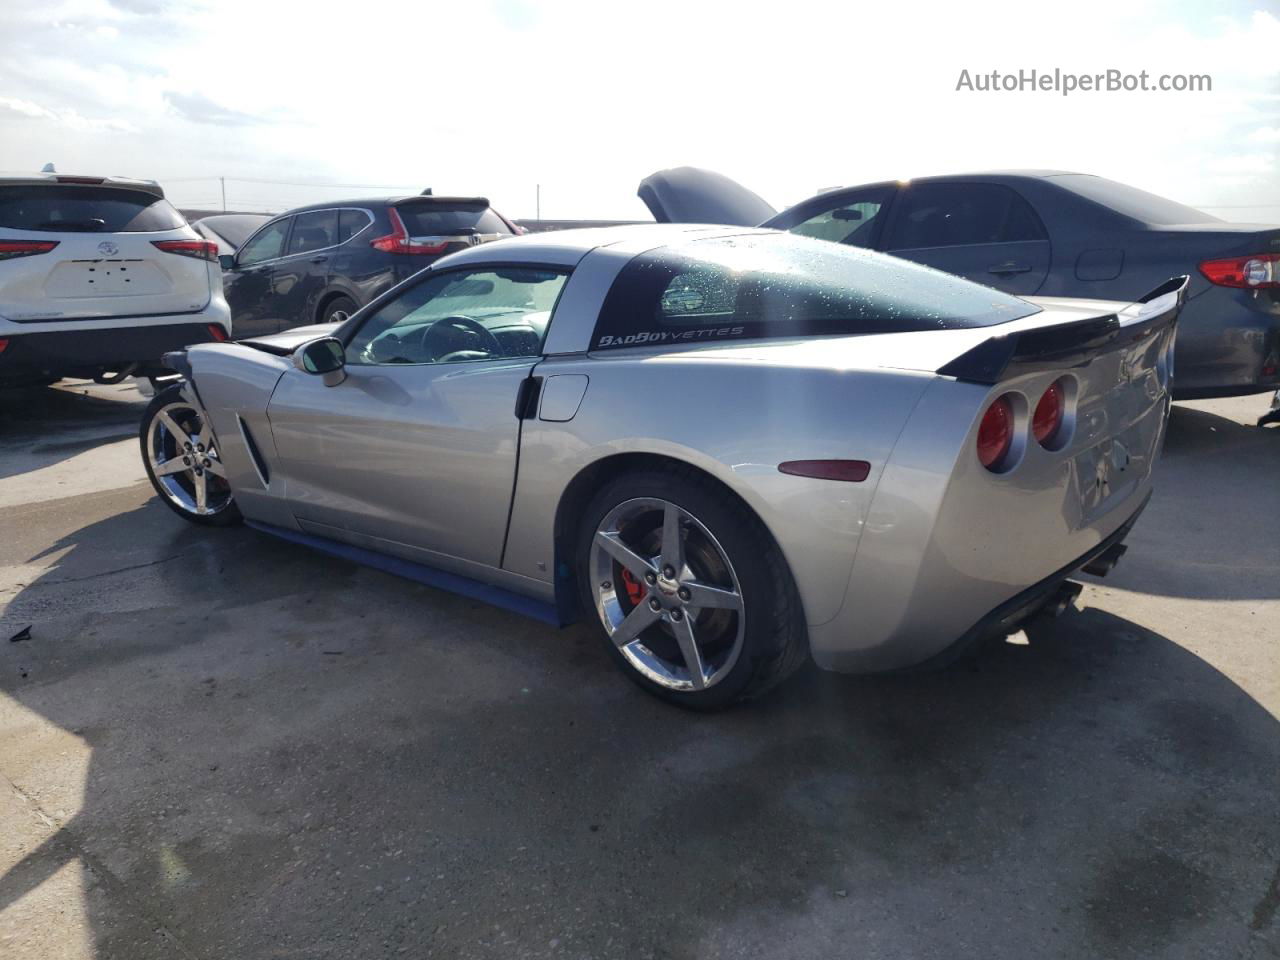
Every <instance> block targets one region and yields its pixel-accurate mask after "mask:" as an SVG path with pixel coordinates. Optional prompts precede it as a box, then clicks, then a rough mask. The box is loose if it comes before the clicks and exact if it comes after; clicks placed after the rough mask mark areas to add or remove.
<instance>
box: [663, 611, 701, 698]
mask: <svg viewBox="0 0 1280 960" xmlns="http://www.w3.org/2000/svg"><path fill="white" fill-rule="evenodd" d="M671 628H672V630H673V631H674V632H675V635H676V641H677V642H678V643H679V644H680V655H681V656H683V657H684V665H685V667H686V668H688V670H689V682H690V683H692V684H693V689H695V690H702V689H704V688H705V687H706V685H707V676H706V673H705V672H704V671H703V668H702V653H701V652H700V651H699V650H698V640H697V638H696V637H695V636H694V634H693V618H692V617H681V618H680V619H679V620H677V621H675V622H673V623H672V624H671Z"/></svg>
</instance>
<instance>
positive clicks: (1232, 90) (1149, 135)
mask: <svg viewBox="0 0 1280 960" xmlns="http://www.w3.org/2000/svg"><path fill="white" fill-rule="evenodd" d="M5 8H8V9H5ZM315 9H316V8H315V7H314V3H313V2H307V3H284V2H272V3H263V2H261V0H219V2H218V3H216V4H213V3H209V4H206V5H202V4H201V3H199V2H197V0H184V2H179V3H174V4H170V5H167V6H165V5H162V4H161V3H160V2H159V0H116V2H115V3H114V4H110V3H107V2H106V0H62V2H58V3H54V4H53V5H52V6H51V7H49V8H47V9H46V8H43V7H37V6H34V5H23V6H20V7H19V5H16V4H9V5H3V6H0V34H3V35H5V36H6V57H5V58H4V60H3V61H0V92H3V94H4V96H5V100H3V101H0V104H3V105H4V106H5V107H7V109H4V110H0V141H3V142H4V143H5V151H4V153H5V156H4V157H3V165H4V166H5V167H10V168H11V167H13V166H14V165H15V163H17V162H25V163H26V164H27V165H29V166H34V167H38V166H39V164H40V163H41V162H43V159H47V157H48V156H58V157H68V158H69V159H70V160H75V161H76V165H77V166H81V167H84V168H88V167H90V166H93V167H95V168H96V167H97V166H99V165H101V164H103V163H106V164H108V165H109V167H110V169H112V170H113V171H116V172H122V173H133V174H136V175H139V176H155V177H158V178H160V179H162V180H164V179H166V178H171V179H174V181H175V182H174V187H173V188H172V189H171V190H170V192H171V194H173V195H174V196H176V197H178V199H179V200H183V195H184V193H186V194H187V202H190V201H194V200H207V199H210V198H211V197H212V196H213V195H214V194H216V180H213V179H208V180H205V181H203V182H199V183H193V184H190V185H179V184H178V183H177V182H176V179H177V178H186V177H206V178H216V177H217V176H219V175H225V176H227V177H232V178H234V177H248V178H257V179H274V180H296V181H305V182H311V183H314V182H316V181H324V180H328V181H332V182H338V183H373V184H403V185H404V187H406V188H419V189H420V188H421V186H425V185H431V186H433V187H435V188H436V189H437V190H438V191H444V190H448V191H457V192H467V193H473V192H474V193H481V194H486V195H488V196H490V197H491V198H492V199H493V200H494V202H495V204H496V205H498V206H499V207H500V208H501V209H503V210H504V211H507V212H509V213H510V214H512V215H515V216H528V215H532V214H533V212H534V210H533V207H534V202H533V201H534V189H535V185H536V184H541V185H542V199H543V207H542V209H543V213H544V215H548V216H564V217H571V216H588V217H589V216H601V217H611V216H612V217H644V216H646V215H647V214H646V212H645V211H644V209H643V207H642V205H641V204H640V202H639V201H638V200H637V199H636V198H635V196H634V193H635V188H636V186H637V184H638V182H639V181H640V179H641V178H643V177H644V176H645V175H647V174H648V173H651V172H652V171H654V170H656V169H659V168H661V167H666V166H675V165H679V164H685V163H692V164H697V165H701V166H707V167H711V168H714V169H718V170H720V171H722V172H724V173H726V174H728V175H730V176H732V177H734V178H736V179H738V180H741V181H742V182H743V183H745V184H746V185H747V186H749V187H751V188H753V189H755V190H757V191H758V192H760V193H761V194H762V195H763V196H765V197H766V198H767V199H769V200H770V201H771V202H773V203H774V204H775V205H779V206H781V205H785V204H788V203H792V202H795V201H797V200H800V199H802V198H804V197H806V196H808V195H810V194H811V193H812V192H814V191H815V190H816V189H817V188H818V187H819V186H824V185H830V184H834V183H859V182H866V181H871V180H880V179H889V178H894V177H899V176H912V175H915V176H919V175H925V174H930V173H941V172H951V171H956V170H965V169H983V168H993V167H1014V166H1031V167H1059V168H1069V169H1078V170H1085V171H1089V172H1095V173H1100V174H1103V175H1106V176H1111V177H1114V178H1116V179H1120V180H1125V181H1128V182H1131V183H1134V184H1135V185H1138V186H1142V187H1145V188H1147V189H1151V190H1155V191H1157V192H1163V193H1166V194H1168V195H1170V196H1172V197H1174V198H1175V199H1181V200H1184V201H1188V202H1201V203H1210V202H1213V203H1232V202H1237V201H1236V196H1237V194H1236V193H1235V192H1233V191H1235V190H1236V189H1237V188H1236V187H1235V186H1233V185H1232V184H1227V183H1224V182H1223V180H1222V179H1221V178H1223V177H1227V176H1233V177H1240V176H1245V177H1246V179H1247V180H1248V181H1249V184H1248V187H1247V190H1248V194H1249V196H1251V197H1262V198H1263V200H1265V202H1280V175H1277V173H1276V170H1275V163H1274V161H1275V159H1276V158H1275V157H1270V158H1267V157H1266V156H1265V145H1267V144H1271V143H1274V142H1276V141H1275V140H1272V139H1268V137H1269V136H1270V135H1269V134H1267V133H1264V132H1263V131H1274V130H1280V106H1278V105H1277V103H1278V101H1277V97H1278V95H1280V58H1277V57H1276V56H1275V53H1274V51H1275V50H1276V49H1280V20H1278V19H1277V18H1276V16H1275V15H1274V14H1273V13H1271V12H1268V11H1265V10H1261V9H1259V10H1257V11H1252V12H1246V13H1243V14H1237V15H1235V16H1205V15H1204V14H1203V13H1201V12H1198V11H1194V10H1189V9H1188V10H1184V11H1181V12H1180V11H1178V10H1176V9H1173V8H1171V7H1170V6H1169V5H1167V4H1163V3H1157V2H1155V0H1139V2H1138V3H1136V4H1124V5H1120V4H1115V3H1114V2H1110V0H1105V2H1104V0H1085V2H1083V3H1081V4H1078V5H1077V6H1076V7H1074V8H1073V10H1072V15H1071V16H1070V17H1063V18H1061V19H1059V20H1057V21H1055V23H1054V26H1053V29H1052V30H1047V29H1046V28H1045V26H1044V25H1043V23H1042V22H1040V21H1038V20H1035V19H1034V18H1027V17H1025V6H1024V5H1023V4H1022V3H1018V2H1014V0H1000V2H998V3H994V4H986V5H984V6H983V8H982V9H975V8H974V7H973V6H972V5H956V4H948V3H941V2H937V3H930V2H925V0H920V2H918V3H917V4H915V5H913V6H912V8H911V14H910V16H909V17H904V15H903V12H902V11H903V8H902V7H901V6H900V5H871V6H859V7H854V6H853V5H849V6H836V5H831V4H827V3H820V2H812V0H789V2H788V3H787V4H780V5H773V6H771V7H768V8H760V7H754V6H750V5H743V4H740V3H738V4H729V3H721V2H716V3H689V2H687V0H650V2H649V3H648V4H646V5H645V6H644V8H643V11H642V12H635V13H631V14H627V15H626V16H625V18H623V17H621V16H620V14H619V13H618V12H617V8H615V7H612V6H610V5H607V4H599V3H594V2H592V3H589V2H587V0H566V2H562V3H554V4H552V3H537V4H534V3H529V2H527V0H494V2H492V3H483V2H480V0H474V2H472V3H468V4H449V5H438V4H431V5H427V4H422V3H420V2H419V0H366V2H365V3H363V4H361V5H359V6H358V7H357V8H353V9H352V10H348V11H346V12H345V13H344V14H343V16H342V17H341V18H338V19H335V18H334V17H331V16H315V15H314V11H315ZM55 23H57V24H62V25H63V26H62V27H55V26H54V24H55ZM920 23H927V24H928V29H927V30H922V29H919V28H918V25H919V24H920ZM67 25H74V28H72V27H70V26H67ZM112 30H115V31H118V36H116V37H114V38H111V37H109V36H107V35H106V34H108V33H110V31H112ZM281 38H288V42H287V43H286V42H282V39H281ZM1024 67H1025V68H1031V67H1035V68H1037V69H1040V70H1046V69H1048V70H1052V69H1053V68H1054V67H1060V68H1062V69H1063V70H1070V71H1076V72H1089V71H1092V70H1096V69H1106V68H1108V67H1118V68H1121V69H1125V70H1130V69H1132V70H1140V69H1147V70H1149V71H1151V72H1152V73H1154V74H1159V73H1162V72H1179V73H1210V74H1212V76H1213V81H1214V83H1213V91H1212V93H1207V94H1172V93H1170V94H1136V93H1135V94H1078V95H1075V96H1071V97H1060V96H1055V95H1053V94H1036V93H1027V94H1011V95H1005V94H966V93H956V92H955V90H954V87H955V80H956V77H957V75H958V74H959V71H960V70H961V69H962V68H968V69H970V70H992V69H1000V70H1017V69H1019V68H1024ZM8 101H20V102H22V103H24V104H28V105H30V106H32V107H35V108H36V109H39V110H43V111H45V114H40V115H33V114H30V113H23V112H22V111H20V110H19V109H18V108H16V107H13V106H12V104H11V103H9V102H8ZM46 114H48V115H46ZM95 117H110V118H113V119H112V120H110V121H93V120H89V119H85V118H95ZM264 118H265V120H266V121H267V122H262V121H263V119H264ZM40 119H43V120H46V121H51V120H56V121H57V122H56V123H55V122H47V123H37V122H36V121H37V120H40ZM95 123H96V124H97V125H96V126H95ZM14 124H25V126H24V127H23V132H22V136H21V137H16V136H14V134H13V130H14V127H13V125H14ZM112 124H114V126H112ZM121 124H124V125H125V126H127V127H128V128H130V129H133V130H136V131H137V133H136V135H133V136H126V135H122V134H120V133H119V132H115V133H112V132H111V131H120V130H121V129H122V128H121V126H120V125H121ZM108 134H110V135H108ZM1260 145H1262V148H1261V149H1259V146H1260ZM1241 154H1245V155H1246V156H1247V157H1249V158H1250V159H1249V160H1248V166H1249V168H1248V170H1247V171H1245V172H1243V173H1242V172H1241V168H1240V161H1238V160H1236V161H1233V160H1232V158H1233V157H1237V156H1239V155H1241ZM1233 162H1234V163H1235V166H1234V167H1233V166H1232V164H1233ZM228 189H229V192H230V193H231V195H232V196H233V198H236V197H238V198H239V199H240V202H242V203H245V204H253V203H257V204H259V205H266V206H270V207H272V208H274V209H279V208H281V207H284V206H288V205H295V204H298V203H302V202H307V201H310V200H314V199H320V198H323V197H336V196H341V195H342V191H341V190H338V191H336V192H335V191H334V190H324V189H319V188H305V187H299V188H287V187H277V186H265V185H254V184H242V183H235V182H232V183H230V184H229V185H228ZM1240 190H1245V187H1243V186H1242V187H1240Z"/></svg>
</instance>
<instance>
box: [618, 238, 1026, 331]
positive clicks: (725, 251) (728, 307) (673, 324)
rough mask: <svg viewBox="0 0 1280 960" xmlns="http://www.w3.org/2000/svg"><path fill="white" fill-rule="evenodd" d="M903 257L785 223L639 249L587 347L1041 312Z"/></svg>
mask: <svg viewBox="0 0 1280 960" xmlns="http://www.w3.org/2000/svg"><path fill="white" fill-rule="evenodd" d="M1039 312H1040V308H1039V307H1037V306H1035V305H1034V304H1031V303H1028V302H1027V301H1025V300H1019V299H1018V298H1016V297H1011V296H1009V295H1008V294H1005V293H1001V292H1000V291H999V290H993V289H991V288H990V287H983V286H979V285H978V284H976V283H970V282H969V281H968V280H964V279H961V278H960V277H956V276H952V275H951V274H946V273H942V272H941V271H938V270H932V269H930V268H928V267H924V266H920V265H919V264H916V263H912V262H911V261H909V260H900V259H898V258H897V257H890V256H885V255H884V254H879V253H872V252H871V251H869V250H863V249H861V248H859V247H846V246H844V245H841V244H834V243H828V242H826V241H823V240H813V239H811V238H809V237H800V236H796V235H795V234H788V233H756V234H747V235H745V236H737V237H723V238H716V239H704V240H695V241H692V242H688V243H684V244H677V245H674V246H671V247H662V248H659V249H657V250H654V251H652V252H650V253H646V254H641V255H640V256H638V257H636V258H635V259H634V260H632V261H631V262H630V263H628V264H627V266H626V267H624V268H623V269H622V271H621V272H620V273H619V274H618V277H617V279H616V280H615V281H614V284H613V287H612V288H611V289H610V291H609V294H608V296H607V297H606V299H605V302H604V306H603V307H602V308H601V311H600V320H599V322H598V324H597V327H596V336H595V338H594V340H593V348H595V349H599V348H601V347H604V348H618V347H629V346H637V345H641V344H668V343H684V342H690V341H703V340H739V339H743V340H745V339H760V338H772V337H815V336H816V337H829V336H849V335H855V334H872V333H906V332H912V331H920V330H954V329H963V328H967V327H985V326H991V325H993V324H998V323H1006V322H1008V321H1010V320H1016V319H1019V318H1021V317H1026V316H1030V315H1031V314H1034V313H1039Z"/></svg>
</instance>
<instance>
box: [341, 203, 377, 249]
mask: <svg viewBox="0 0 1280 960" xmlns="http://www.w3.org/2000/svg"><path fill="white" fill-rule="evenodd" d="M371 222H372V221H371V219H370V217H369V214H367V213H365V212H364V211H363V210H354V209H343V210H339V211H338V242H339V243H346V242H347V241H348V240H350V239H351V238H352V237H354V236H355V235H356V234H357V233H359V232H360V231H361V230H363V229H364V228H365V227H367V226H368V225H369V224H370V223H371Z"/></svg>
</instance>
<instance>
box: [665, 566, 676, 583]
mask: <svg viewBox="0 0 1280 960" xmlns="http://www.w3.org/2000/svg"><path fill="white" fill-rule="evenodd" d="M662 575H663V576H664V577H666V578H667V579H668V580H672V579H674V578H675V575H676V568H675V567H673V566H671V565H670V564H668V565H667V566H665V567H663V568H662Z"/></svg>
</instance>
